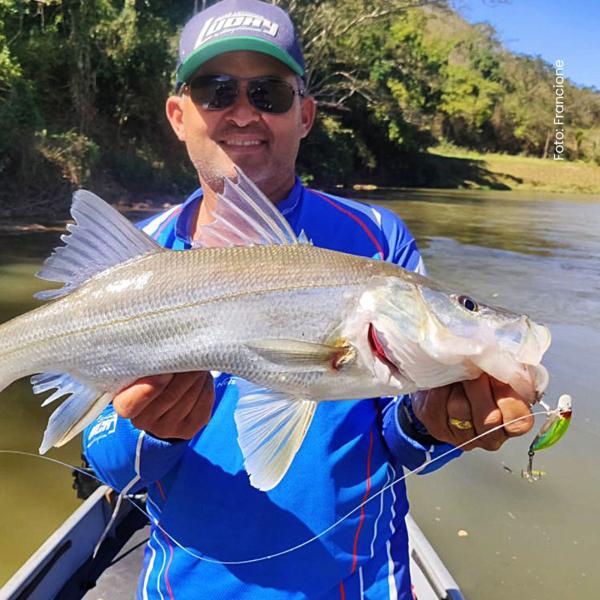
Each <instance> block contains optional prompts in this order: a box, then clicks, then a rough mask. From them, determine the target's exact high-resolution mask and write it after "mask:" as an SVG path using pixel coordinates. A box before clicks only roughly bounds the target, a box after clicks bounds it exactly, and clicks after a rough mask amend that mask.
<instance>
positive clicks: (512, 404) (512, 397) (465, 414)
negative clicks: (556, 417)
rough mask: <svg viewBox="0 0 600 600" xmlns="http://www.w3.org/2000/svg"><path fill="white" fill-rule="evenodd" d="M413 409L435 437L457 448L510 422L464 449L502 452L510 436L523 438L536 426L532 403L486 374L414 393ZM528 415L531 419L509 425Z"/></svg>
mask: <svg viewBox="0 0 600 600" xmlns="http://www.w3.org/2000/svg"><path fill="white" fill-rule="evenodd" d="M412 407H413V411H414V413H415V416H416V417H417V418H418V419H419V421H421V423H423V425H424V426H425V427H426V428H427V431H428V432H429V434H430V435H431V436H433V437H434V438H435V439H437V440H439V441H440V442H447V443H449V444H453V445H455V446H459V445H461V444H464V443H465V442H468V441H469V440H472V439H473V438H474V437H476V436H478V435H480V434H482V433H485V432H486V431H490V430H491V429H493V428H494V427H497V426H499V425H502V424H503V423H507V425H505V426H504V427H501V428H499V429H497V430H496V431H494V432H493V433H489V434H488V435H485V436H483V437H482V438H480V439H478V440H475V441H474V442H472V443H470V444H467V445H466V446H464V447H463V449H464V450H473V449H474V448H483V449H485V450H498V449H499V448H500V446H502V444H503V443H504V442H505V441H506V440H507V439H508V438H509V437H515V436H519V435H523V434H525V433H527V432H528V431H529V430H530V429H531V428H532V427H533V417H532V416H531V410H530V407H529V404H528V403H527V402H526V401H525V400H523V398H521V397H520V396H519V395H518V394H517V393H516V392H515V391H514V390H513V389H512V388H511V387H510V386H509V385H507V384H505V383H501V382H499V381H497V380H495V379H493V378H492V377H489V376H488V375H486V374H483V375H481V376H480V377H479V378H478V379H473V380H472V381H462V382H459V383H453V384H450V385H445V386H443V387H439V388H435V389H432V390H428V391H422V392H418V393H416V394H413V396H412ZM527 415H529V418H523V419H521V420H520V421H517V422H515V423H509V422H510V421H512V420H513V419H516V418H519V417H525V416H527Z"/></svg>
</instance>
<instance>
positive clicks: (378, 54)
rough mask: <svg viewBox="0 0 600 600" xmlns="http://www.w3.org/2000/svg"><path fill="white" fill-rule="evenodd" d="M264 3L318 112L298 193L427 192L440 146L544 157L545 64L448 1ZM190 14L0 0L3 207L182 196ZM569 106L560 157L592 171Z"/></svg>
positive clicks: (142, 5)
mask: <svg viewBox="0 0 600 600" xmlns="http://www.w3.org/2000/svg"><path fill="white" fill-rule="evenodd" d="M275 1H276V3H278V4H281V5H282V6H284V7H285V8H287V9H288V10H289V11H290V12H291V14H292V16H293V18H294V20H295V22H296V25H297V28H298V31H299V32H300V35H301V38H302V39H303V42H304V48H305V55H306V59H307V63H308V65H309V73H308V81H307V83H308V85H309V87H310V89H311V91H312V93H313V94H314V96H315V98H316V99H317V101H318V105H319V117H318V120H317V123H316V125H315V129H314V131H313V133H312V134H311V136H310V137H309V138H308V139H307V140H306V141H305V142H304V143H303V145H302V149H301V154H300V157H299V162H298V167H299V173H300V174H301V175H302V176H303V177H304V178H305V179H306V180H307V181H308V180H311V181H314V182H315V184H316V185H333V184H337V183H346V182H350V181H352V180H356V179H360V178H368V179H385V180H388V181H393V182H395V183H403V182H415V181H417V180H418V183H419V184H420V185H426V184H427V178H431V177H433V176H435V169H434V168H433V167H431V168H430V167H427V165H426V164H425V162H423V160H422V153H423V151H424V150H426V149H428V148H430V147H431V146H435V145H437V144H446V143H452V144H455V145H457V146H462V147H469V148H473V149H478V150H480V151H494V152H505V153H512V154H518V153H520V154H531V155H535V156H548V155H549V154H550V152H551V141H552V135H553V130H554V125H553V122H552V121H553V116H554V90H553V88H552V84H553V82H554V69H553V67H552V66H551V65H548V64H547V63H545V62H543V61H542V60H541V59H539V58H532V57H527V56H515V55H513V54H511V53H509V52H508V51H506V50H505V49H504V48H502V46H501V44H500V43H499V42H498V40H497V38H496V34H495V32H494V30H493V29H492V28H491V27H490V26H488V25H475V26H473V25H469V24H468V23H466V22H465V21H464V20H463V19H462V18H461V17H460V16H459V15H458V14H457V13H456V12H454V11H453V10H452V9H451V6H450V3H449V2H448V1H447V0H275ZM212 3H213V1H212V0H211V1H210V2H208V4H212ZM201 5H202V3H201V2H194V0H184V1H183V2H172V1H169V0H0V181H1V183H2V185H1V186H0V202H2V200H3V199H5V200H6V199H9V198H12V197H15V196H19V197H20V196H25V195H26V194H27V195H28V196H30V197H31V196H36V195H38V196H40V197H51V196H52V194H55V193H57V192H60V193H61V194H62V193H63V192H64V191H65V190H66V189H67V188H68V187H77V186H79V185H82V184H86V185H91V186H96V187H98V186H100V188H101V189H100V191H101V192H102V191H104V189H103V188H106V189H108V190H111V191H112V192H113V193H131V194H140V193H147V192H150V193H152V194H153V195H156V194H159V193H165V194H169V195H171V194H178V193H184V192H187V191H189V188H190V187H192V186H193V185H195V182H196V176H195V174H194V172H193V170H192V168H191V166H190V165H189V161H188V159H187V156H186V154H185V151H184V148H183V147H182V145H181V144H180V143H179V142H178V141H177V140H175V138H174V136H173V133H172V132H171V130H170V127H169V125H168V124H167V122H166V119H165V117H164V100H165V98H166V97H167V96H168V95H169V93H170V92H171V90H172V86H173V83H174V82H173V74H174V67H175V62H176V55H177V38H178V33H179V31H180V29H181V27H182V26H183V24H184V23H185V22H186V21H187V19H188V18H189V17H190V16H191V14H192V12H193V10H194V7H195V6H201ZM567 75H568V73H567ZM565 97H566V98H568V106H569V114H568V121H567V123H566V124H565V131H566V134H567V136H566V140H565V146H566V152H565V154H566V156H567V157H568V158H572V159H580V160H587V161H594V162H596V163H598V164H600V127H599V126H598V123H600V94H599V93H598V91H596V90H593V89H586V88H578V87H576V86H574V85H572V84H571V83H569V82H567V83H566V84H565ZM421 163H422V164H424V165H425V167H423V168H422V169H420V171H419V172H420V173H421V174H422V175H423V176H422V177H421V175H420V176H419V177H417V178H416V179H415V175H414V174H415V173H416V172H417V170H418V169H417V168H416V167H415V165H419V164H421ZM399 165H402V167H401V168H399ZM430 166H431V165H430ZM427 169H429V171H428V170H427ZM411 177H412V178H411ZM65 196H66V195H65ZM62 208H63V206H62V205H61V209H62Z"/></svg>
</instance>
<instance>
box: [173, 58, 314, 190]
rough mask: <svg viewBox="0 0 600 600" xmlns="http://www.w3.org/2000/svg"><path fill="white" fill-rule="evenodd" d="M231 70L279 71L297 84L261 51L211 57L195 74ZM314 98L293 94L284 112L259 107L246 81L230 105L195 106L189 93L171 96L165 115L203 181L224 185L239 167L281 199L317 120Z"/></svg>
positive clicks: (236, 73) (250, 73) (241, 73)
mask: <svg viewBox="0 0 600 600" xmlns="http://www.w3.org/2000/svg"><path fill="white" fill-rule="evenodd" d="M221 74H222V75H230V76H233V77H240V78H244V79H245V78H251V77H264V76H276V77H280V78H282V79H284V80H285V81H287V82H288V83H290V84H291V85H292V87H293V88H294V89H296V90H297V89H298V80H297V78H296V77H295V76H294V74H293V73H292V71H290V70H289V69H288V68H287V67H286V66H285V65H284V64H283V63H281V62H279V61H278V60H276V59H274V58H272V57H270V56H268V55H265V54H260V53H258V52H249V51H243V52H242V51H240V52H229V53H226V54H222V55H220V56H217V57H215V58H213V59H212V60H210V61H208V62H207V63H205V64H204V65H202V67H200V68H199V69H198V71H197V72H196V73H195V74H194V76H193V77H192V78H191V79H193V78H195V77H197V76H199V75H221ZM314 112H315V108H314V101H313V100H312V98H305V99H302V98H301V97H299V96H295V97H294V102H293V104H292V107H291V108H290V110H289V111H288V112H286V113H283V114H270V113H265V112H261V111H260V110H258V109H257V108H255V107H254V106H252V104H251V103H250V102H249V100H248V97H247V95H246V82H240V93H239V95H238V97H237V99H236V101H235V102H234V104H233V105H232V106H230V107H227V108H225V109H223V110H205V109H203V108H201V107H199V106H196V105H195V104H194V103H193V102H192V100H191V98H190V96H189V94H188V93H185V94H183V95H182V96H172V97H171V98H169V99H168V101H167V116H168V117H169V121H170V122H171V125H172V126H173V129H174V130H175V133H176V134H177V136H178V137H179V139H180V140H182V141H184V142H185V144H186V147H187V151H188V154H189V156H190V159H191V161H192V163H193V164H194V167H195V168H196V170H197V171H198V174H199V176H200V179H201V182H202V183H203V185H206V184H208V185H209V186H210V187H211V188H212V189H213V190H220V189H221V186H222V180H223V177H233V176H235V172H234V169H233V166H234V165H237V166H239V167H240V168H241V169H242V170H243V171H244V172H245V173H246V175H248V176H249V177H250V178H251V179H252V180H253V181H254V182H255V183H256V184H257V185H258V186H259V187H260V188H261V189H262V190H263V192H264V193H265V194H267V196H269V197H271V198H272V199H273V200H275V201H277V200H279V199H281V198H283V197H284V196H285V194H286V193H287V192H288V191H289V189H290V188H291V186H292V185H293V179H294V172H295V162H296V156H297V154H298V148H299V145H300V140H301V139H302V138H303V137H305V136H306V135H307V134H308V132H309V131H310V128H311V126H312V123H313V120H314Z"/></svg>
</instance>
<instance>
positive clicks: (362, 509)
mask: <svg viewBox="0 0 600 600" xmlns="http://www.w3.org/2000/svg"><path fill="white" fill-rule="evenodd" d="M372 455H373V430H372V429H371V432H370V436H369V452H368V455H367V489H366V490H365V495H364V497H363V499H362V503H363V506H361V507H360V520H359V522H358V527H357V528H356V534H355V535H354V548H353V550H352V573H354V572H355V571H356V563H357V562H358V537H359V536H360V530H361V529H362V526H363V523H364V521H365V507H364V503H365V502H366V501H367V498H368V497H369V493H370V492H371V456H372Z"/></svg>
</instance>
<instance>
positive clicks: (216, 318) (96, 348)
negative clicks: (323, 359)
mask: <svg viewBox="0 0 600 600" xmlns="http://www.w3.org/2000/svg"><path fill="white" fill-rule="evenodd" d="M390 275H394V276H396V277H403V276H406V278H407V279H408V280H410V281H411V282H412V279H413V277H412V276H411V275H410V274H408V273H406V272H404V271H402V270H400V269H398V268H397V267H395V266H394V265H390V264H387V263H384V262H381V261H373V260H369V259H364V258H359V257H354V256H350V255H347V254H341V253H337V252H332V251H328V250H323V249H320V248H315V247H313V246H309V245H290V246H248V247H236V248H208V249H200V250H190V251H183V252H177V251H162V252H158V253H156V254H150V255H146V256H143V257H140V258H137V259H133V260H130V261H128V262H127V263H124V264H122V265H118V266H116V267H113V268H111V269H108V270H106V271H104V272H103V273H101V274H99V275H97V276H95V277H94V278H92V279H91V280H89V281H88V282H87V283H85V284H84V285H83V286H81V287H80V288H79V289H78V290H76V291H75V292H73V293H72V294H70V295H69V296H66V297H64V298H60V299H58V300H55V301H53V302H51V303H49V304H47V305H45V306H43V307H40V308H39V309H37V310H35V311H32V312H30V313H27V314H26V315H23V316H22V317H17V318H16V319H14V320H13V321H10V322H9V323H6V324H4V325H2V327H0V361H2V362H3V364H4V365H5V366H6V365H7V363H10V364H11V366H12V370H13V373H14V374H15V375H16V376H17V377H21V376H24V375H28V374H31V373H37V372H43V371H50V372H63V371H64V372H68V373H70V374H71V375H73V376H75V377H78V378H80V379H82V380H83V381H85V382H89V383H93V384H94V385H95V386H96V387H99V388H100V389H114V388H115V387H119V386H120V385H123V384H125V383H127V382H129V381H132V380H134V379H137V378H139V377H141V376H144V375H151V374H156V373H165V372H182V371H189V370H205V369H216V370H220V371H225V372H231V373H237V374H239V375H240V376H242V377H244V378H247V379H250V380H253V381H255V382H257V383H260V384H263V385H265V386H269V387H275V388H276V389H280V390H282V391H285V390H292V391H298V390H300V389H306V388H307V387H310V386H311V385H312V384H313V383H314V382H315V381H317V380H319V379H321V378H322V377H323V376H324V375H327V376H331V374H327V373H324V370H323V369H322V368H317V369H312V370H311V369H307V367H306V366H294V365H275V364H273V363H271V362H269V361H267V360H266V359H264V358H261V357H260V356H258V355H257V354H255V353H253V352H252V351H250V350H249V349H248V348H247V347H246V346H245V345H244V343H245V342H247V341H252V340H264V339H293V340H303V341H307V342H315V343H324V342H329V341H331V338H332V336H334V335H335V333H336V330H337V329H338V328H339V326H340V323H341V322H342V321H343V320H344V318H345V317H346V316H347V315H348V314H349V313H350V312H351V311H352V310H353V309H354V308H355V307H356V303H357V300H358V298H359V296H360V295H361V294H362V293H363V292H364V291H365V290H366V289H368V288H369V287H371V286H373V285H375V284H376V283H377V282H381V280H382V278H383V277H386V276H390ZM333 375H335V374H333ZM17 377H15V378H17Z"/></svg>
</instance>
